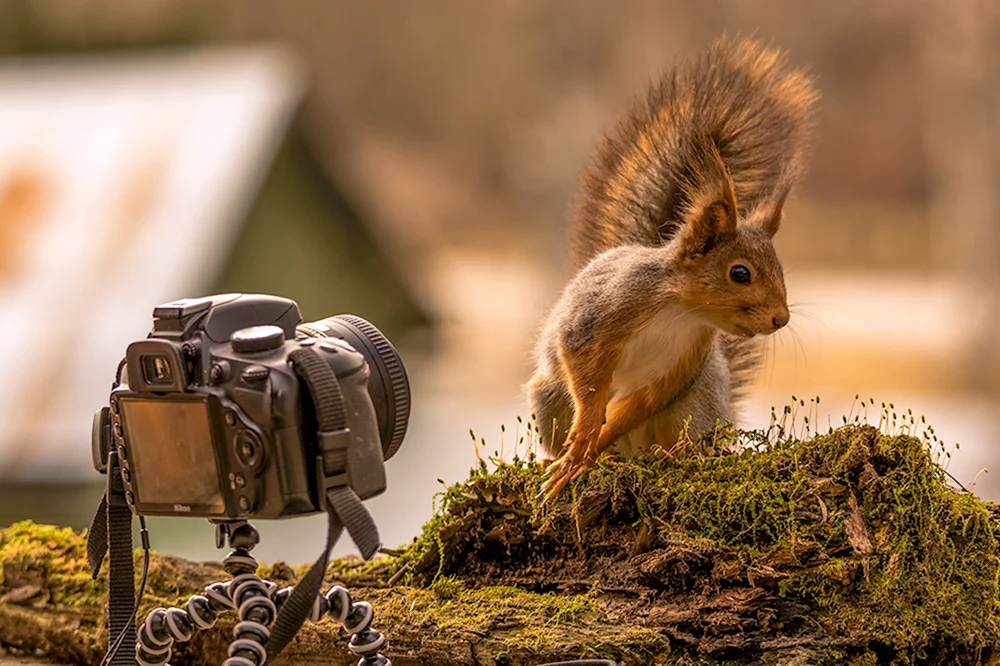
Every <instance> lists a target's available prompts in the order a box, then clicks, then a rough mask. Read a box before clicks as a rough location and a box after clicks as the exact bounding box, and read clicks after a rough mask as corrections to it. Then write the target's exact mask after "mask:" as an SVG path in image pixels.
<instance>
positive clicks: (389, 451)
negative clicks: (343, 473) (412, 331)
mask: <svg viewBox="0 0 1000 666" xmlns="http://www.w3.org/2000/svg"><path fill="white" fill-rule="evenodd" d="M335 319H339V320H341V321H343V322H344V323H346V324H350V325H351V326H353V327H354V328H356V329H358V331H360V332H361V334H362V335H363V336H364V337H365V338H367V340H368V341H369V342H370V343H371V345H372V346H373V347H374V348H375V352H376V353H377V354H378V356H379V358H380V359H381V361H382V369H384V371H385V373H386V375H387V378H388V380H389V381H388V383H389V385H388V386H387V387H386V389H387V390H386V393H387V394H388V395H387V396H386V398H387V399H388V400H390V401H391V402H392V413H393V414H394V415H395V418H394V419H392V432H391V434H390V435H389V437H388V438H387V441H386V442H384V446H383V455H384V456H385V459H386V460H388V459H389V458H391V457H392V456H393V454H395V453H396V451H398V450H399V447H400V445H401V444H402V443H403V437H404V436H405V435H406V426H407V424H408V423H409V420H410V383H409V381H408V380H407V378H406V370H405V369H404V368H403V362H402V360H400V358H399V354H397V353H396V350H395V349H394V348H393V346H392V344H391V343H390V342H389V340H388V339H387V338H386V337H385V336H384V335H382V332H381V331H380V330H378V329H377V328H375V327H374V326H372V325H371V324H370V323H368V322H367V321H366V320H364V319H362V318H361V317H356V316H354V315H337V316H336V317H335Z"/></svg>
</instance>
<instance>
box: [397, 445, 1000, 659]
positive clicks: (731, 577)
mask: <svg viewBox="0 0 1000 666" xmlns="http://www.w3.org/2000/svg"><path fill="white" fill-rule="evenodd" d="M711 436H712V438H713V439H712V442H711V445H712V446H711V447H710V448H711V450H712V451H715V452H716V453H714V454H711V455H704V454H699V453H694V454H692V455H684V456H674V457H663V456H659V455H646V456H642V457H639V458H632V459H626V458H623V457H615V456H605V457H603V458H602V459H601V460H600V461H599V462H598V463H597V465H595V467H594V468H593V469H592V470H590V471H589V472H588V473H587V474H585V475H584V476H583V477H581V478H580V479H578V480H577V481H575V482H574V483H573V484H572V485H571V486H570V487H569V489H568V491H567V493H566V495H565V496H564V498H563V499H562V500H561V501H559V502H555V503H551V504H543V503H541V502H540V501H539V499H538V488H539V486H540V484H541V481H542V480H543V478H544V471H543V469H542V468H541V466H540V465H536V464H529V463H523V462H518V463H515V464H504V463H498V464H497V465H496V469H495V470H494V471H491V472H488V473H487V472H485V471H483V470H476V471H475V473H474V474H473V475H472V476H471V477H470V479H469V480H468V481H466V482H464V483H461V484H457V485H455V486H452V487H450V488H448V489H447V490H446V491H445V492H444V493H443V494H442V495H441V496H440V497H439V499H438V505H437V513H436V515H435V517H434V518H433V520H431V521H430V522H429V523H428V524H427V525H426V526H425V528H424V530H423V532H422V534H421V535H420V537H419V538H418V539H416V540H415V541H414V542H413V543H412V544H411V545H410V546H409V548H408V549H407V550H406V551H405V552H404V553H403V554H402V555H401V556H400V557H399V558H397V560H396V562H395V564H394V566H395V567H396V568H397V569H399V568H403V567H408V568H409V570H410V575H411V579H412V580H414V581H416V582H419V581H420V580H428V579H430V580H433V579H434V578H436V577H439V576H457V577H459V578H462V579H464V580H467V581H470V582H475V581H486V582H488V581H489V580H490V578H491V577H495V576H497V575H498V573H497V572H498V571H500V570H501V568H502V567H501V563H502V562H503V560H504V559H505V558H509V559H511V560H513V561H518V562H545V561H553V562H563V561H567V560H569V559H572V558H576V559H578V560H586V559H587V558H592V559H595V560H597V559H600V558H601V557H603V558H604V561H615V560H617V561H621V560H625V559H628V558H629V557H635V555H636V553H637V552H638V553H640V554H641V552H642V551H643V550H646V551H655V552H656V553H657V558H658V559H657V560H656V562H655V563H653V564H650V565H648V566H647V567H646V569H645V571H646V572H647V573H649V574H650V575H652V576H653V577H655V578H658V579H659V580H660V581H661V582H662V584H663V585H665V586H666V587H667V588H671V589H675V590H676V589H690V588H692V587H694V588H698V589H701V590H702V591H704V592H706V593H708V592H714V591H719V590H721V589H726V588H727V587H735V588H741V587H747V586H749V587H765V588H768V589H772V590H774V591H776V593H777V594H778V595H779V596H780V597H781V598H783V599H785V600H787V601H790V602H795V603H799V604H804V605H806V606H808V608H810V609H812V612H813V613H814V618H815V620H816V621H817V622H819V623H820V624H821V625H822V627H823V628H824V630H826V631H828V632H831V633H832V634H834V635H837V636H841V637H844V638H845V639H849V640H850V641H851V642H859V641H864V640H867V639H871V640H877V641H878V642H880V643H881V644H886V645H888V646H891V647H892V648H893V649H896V650H898V651H899V652H900V654H903V653H907V654H909V653H911V652H912V653H913V655H915V656H914V658H915V659H919V658H920V655H921V654H924V653H925V652H926V651H927V650H929V649H937V647H936V646H942V645H950V646H963V648H962V649H968V650H971V651H976V650H983V649H987V648H990V649H992V648H996V647H997V646H998V645H1000V587H998V577H1000V549H998V532H997V519H996V518H997V512H996V509H995V507H994V506H993V505H990V504H988V503H986V502H983V501H981V500H979V499H977V498H976V497H974V496H972V495H970V494H966V493H962V492H959V491H956V490H954V489H952V488H951V487H949V485H948V484H947V483H946V478H945V475H944V473H943V470H942V469H941V467H940V466H939V465H937V464H936V463H935V462H934V459H933V452H932V450H931V446H930V442H929V441H928V440H926V439H923V440H922V439H919V438H916V437H911V436H907V435H902V434H899V435H895V436H890V435H886V434H884V433H881V432H879V431H878V430H877V429H875V428H873V427H871V426H867V425H849V426H845V427H843V428H840V429H838V430H835V431H832V432H830V433H828V434H824V435H820V436H816V437H813V438H811V439H807V440H794V439H791V438H783V439H782V438H774V437H767V436H765V434H763V433H759V432H757V433H741V432H737V431H735V430H731V429H729V430H727V429H717V431H716V432H715V433H712V435H711ZM704 444H705V442H704V440H703V441H702V442H700V447H701V449H700V450H704ZM697 448H698V447H696V449H697ZM718 452H721V453H718ZM859 521H860V522H859ZM581 522H582V523H584V526H583V531H582V532H581ZM851 523H853V524H854V525H855V529H854V533H853V534H852V531H851ZM639 525H642V526H645V529H646V531H647V533H648V544H646V546H645V547H644V548H640V549H638V550H637V548H636V545H635V541H636V539H635V538H633V535H635V534H637V533H638V530H637V526H639ZM857 526H860V532H859V530H858V529H857ZM497 530H501V533H502V535H503V537H504V538H503V540H502V541H501V542H494V541H491V540H490V539H489V535H490V534H491V533H492V532H496V531H497ZM616 533H619V534H621V533H625V534H626V535H627V538H623V539H621V540H620V541H615V539H616V536H615V534H616ZM581 536H582V537H583V538H581ZM592 582H593V583H594V584H595V585H597V586H598V587H599V586H601V585H602V584H603V581H602V578H601V576H600V575H595V576H594V577H593V578H592Z"/></svg>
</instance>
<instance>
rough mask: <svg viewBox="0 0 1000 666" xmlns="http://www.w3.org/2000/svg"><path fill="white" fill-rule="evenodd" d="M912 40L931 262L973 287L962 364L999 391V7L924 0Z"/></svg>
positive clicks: (984, 0) (972, 0) (975, 1)
mask: <svg viewBox="0 0 1000 666" xmlns="http://www.w3.org/2000/svg"><path fill="white" fill-rule="evenodd" d="M923 7H924V11H922V12H915V13H914V14H913V17H914V19H915V21H914V26H915V30H916V33H917V38H918V43H919V44H920V65H921V73H922V76H921V78H920V82H919V88H920V90H921V92H922V96H921V99H922V102H923V104H922V108H921V110H922V112H923V120H924V122H923V140H924V144H925V147H926V151H927V156H928V159H927V162H928V170H929V173H930V185H931V189H930V207H929V216H930V222H931V234H932V243H931V245H932V247H933V248H934V267H935V269H937V270H938V271H939V272H941V273H943V274H946V275H947V274H951V275H957V276H959V278H960V279H961V280H962V281H963V282H964V283H965V284H964V288H966V289H968V290H969V291H970V293H975V294H978V296H979V299H978V300H979V303H980V309H979V311H977V312H970V313H968V316H969V321H967V322H963V328H965V329H966V330H968V331H970V332H971V335H972V340H970V343H971V344H970V345H969V347H968V349H967V350H966V351H967V359H966V363H965V365H966V367H965V368H964V371H965V373H967V375H968V377H969V379H970V381H971V382H972V383H973V384H975V385H978V386H979V387H981V388H990V389H992V390H996V391H1000V345H998V344H997V338H996V336H997V331H998V330H1000V127H998V124H997V118H1000V88H998V86H997V82H998V81H1000V52H998V50H997V48H996V44H997V37H1000V34H998V27H1000V24H998V21H997V18H998V17H1000V7H998V5H997V3H995V2H992V1H991V0H963V1H962V2H934V3H925V5H924V6H923Z"/></svg>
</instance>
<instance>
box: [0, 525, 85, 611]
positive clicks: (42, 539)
mask: <svg viewBox="0 0 1000 666" xmlns="http://www.w3.org/2000/svg"><path fill="white" fill-rule="evenodd" d="M0 564H2V567H0V589H14V588H19V587H24V586H32V585H36V586H38V587H41V588H42V589H43V591H44V592H46V593H47V594H48V596H49V598H50V599H51V600H52V601H53V602H55V603H60V604H66V605H71V606H72V605H76V604H80V603H86V602H87V600H88V599H89V598H90V597H92V596H93V581H92V580H91V578H90V572H89V571H88V570H87V549H86V544H85V543H84V542H83V540H81V539H80V537H79V536H78V535H77V534H76V533H75V532H74V531H73V530H72V529H70V528H59V527H51V526H47V525H35V524H34V523H33V522H31V521H23V522H20V523H15V524H13V525H11V526H10V527H8V528H7V529H5V530H2V531H0Z"/></svg>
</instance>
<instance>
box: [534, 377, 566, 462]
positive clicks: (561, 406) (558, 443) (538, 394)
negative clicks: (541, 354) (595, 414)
mask: <svg viewBox="0 0 1000 666" xmlns="http://www.w3.org/2000/svg"><path fill="white" fill-rule="evenodd" d="M527 397H528V406H529V407H530V408H531V414H532V417H533V418H534V420H535V426H536V427H537V428H538V435H539V438H540V440H541V444H542V449H543V451H544V452H545V454H546V455H547V456H548V457H550V458H556V457H558V456H559V454H560V452H561V450H562V445H563V442H564V441H565V440H566V433H567V432H569V427H570V424H572V422H573V399H572V398H571V397H570V395H569V391H568V389H567V388H566V384H565V382H561V381H559V380H557V379H554V378H552V377H548V376H546V375H544V374H543V373H542V372H536V373H535V375H534V376H533V377H532V378H531V381H529V382H528V385H527Z"/></svg>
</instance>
